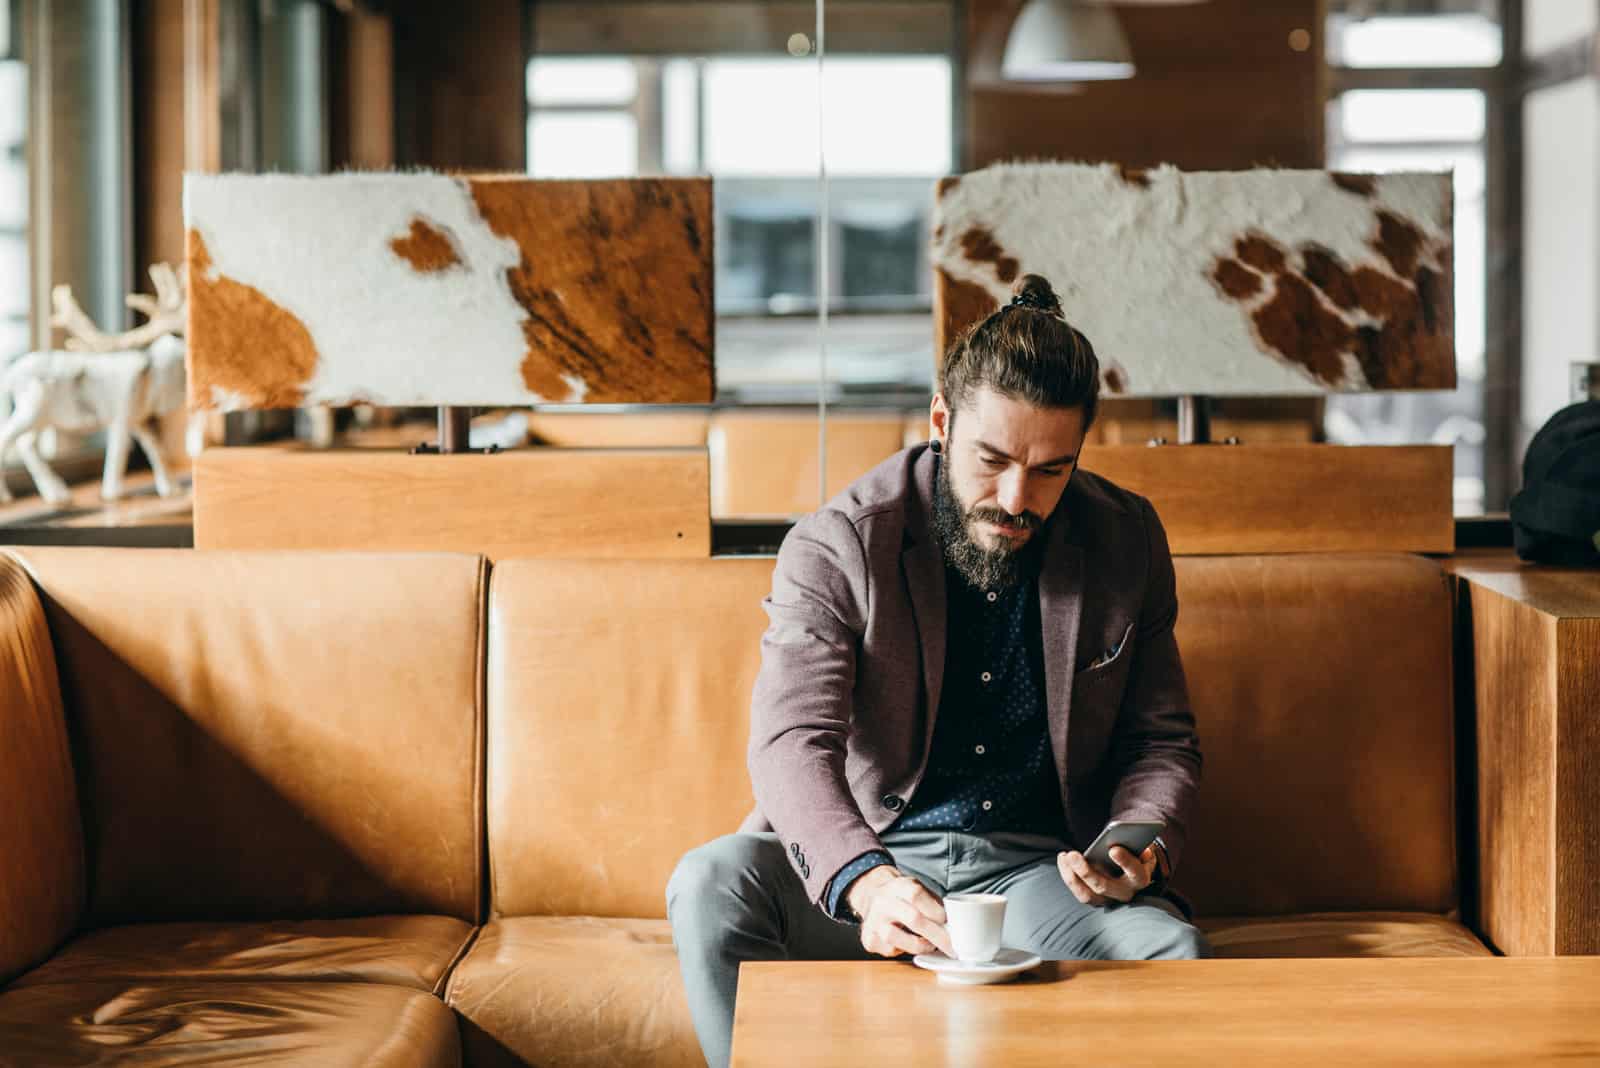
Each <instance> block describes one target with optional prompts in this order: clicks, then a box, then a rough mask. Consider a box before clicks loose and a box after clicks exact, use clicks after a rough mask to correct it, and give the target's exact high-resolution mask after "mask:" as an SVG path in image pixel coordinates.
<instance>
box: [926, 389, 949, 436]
mask: <svg viewBox="0 0 1600 1068" xmlns="http://www.w3.org/2000/svg"><path fill="white" fill-rule="evenodd" d="M928 422H929V423H931V424H932V426H933V437H934V440H935V441H937V442H939V443H940V445H942V446H943V447H944V448H945V449H949V448H950V422H951V420H950V407H949V405H947V404H945V401H944V394H943V393H935V394H934V395H933V403H932V404H930V405H929V406H928Z"/></svg>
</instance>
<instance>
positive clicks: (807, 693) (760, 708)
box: [749, 508, 883, 905]
mask: <svg viewBox="0 0 1600 1068" xmlns="http://www.w3.org/2000/svg"><path fill="white" fill-rule="evenodd" d="M867 584H868V572H867V561H866V553H865V550H864V549H863V548H862V544H861V539H860V536H859V534H858V533H857V532H856V529H855V526H854V524H853V523H851V522H850V520H849V519H848V518H847V517H846V516H845V515H844V514H843V513H841V512H838V511H835V510H832V509H827V508H824V509H822V510H821V511H818V512H815V513H813V514H812V515H809V516H807V517H806V518H805V519H802V520H801V521H800V522H799V523H798V524H796V525H795V527H794V529H793V530H791V531H790V532H789V536H788V537H787V538H785V539H784V542H783V546H782V548H781V549H780V550H779V552H778V563H777V567H776V568H775V569H774V572H773V577H772V593H771V594H770V595H769V596H768V597H767V598H766V600H765V601H764V602H763V607H764V608H765V609H766V612H767V617H768V620H769V622H768V625H767V630H766V633H765V634H764V635H763V636H762V638H761V669H760V671H759V672H758V673H757V675H756V683H755V690H754V693H753V695H752V698H751V706H750V752H749V763H750V783H751V786H752V787H753V789H754V791H755V800H756V806H757V808H758V809H760V811H761V814H762V815H763V816H765V817H766V819H767V821H768V822H769V823H771V824H772V828H773V830H774V831H776V832H777V835H778V837H779V839H780V840H781V841H782V842H783V845H784V851H785V853H786V855H787V856H788V858H789V863H790V865H791V866H792V867H793V868H794V869H795V871H796V872H798V873H799V875H800V878H801V879H802V880H803V881H804V883H805V887H806V893H807V895H808V896H809V897H810V898H811V900H812V901H813V902H816V903H817V904H818V905H821V904H822V900H821V899H822V895H823V892H824V890H825V889H826V888H827V886H828V883H829V881H830V880H832V878H833V877H834V876H835V875H836V874H838V872H839V871H840V870H841V869H842V868H844V867H845V865H847V864H848V863H850V862H851V861H852V860H854V859H856V858H857V857H859V856H861V855H862V854H863V853H868V852H871V851H873V850H879V849H882V848H883V843H882V842H881V840H880V839H879V838H878V835H877V833H876V832H874V831H873V829H872V828H871V826H869V825H868V823H867V821H866V818H865V817H863V816H862V814H861V809H860V807H859V806H858V805H857V804H856V802H855V798H854V797H852V796H851V793H850V786H849V782H848V780H847V778H846V776H845V752H846V745H847V742H848V740H849V737H850V717H851V701H852V693H853V691H854V689H855V678H856V652H857V649H858V647H859V644H860V641H861V635H862V633H863V632H864V631H865V628H866V613H867V604H868V589H867Z"/></svg>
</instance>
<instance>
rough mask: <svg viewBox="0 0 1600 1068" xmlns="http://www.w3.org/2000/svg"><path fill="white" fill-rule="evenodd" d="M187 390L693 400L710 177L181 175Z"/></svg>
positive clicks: (259, 404) (704, 332)
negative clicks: (186, 281) (185, 242)
mask: <svg viewBox="0 0 1600 1068" xmlns="http://www.w3.org/2000/svg"><path fill="white" fill-rule="evenodd" d="M184 214H185V220H186V225H187V227H188V257H189V286H190V296H189V399H190V404H191V405H192V406H193V407H197V408H215V409H223V410H237V409H248V408H280V407H294V406H299V405H312V404H333V405H344V404H352V403H357V402H370V403H373V404H384V405H434V404H457V405H502V404H535V403H541V402H545V403H577V402H587V403H597V404H615V403H708V402H710V401H711V400H712V394H713V390H714V385H713V383H714V371H713V360H712V352H713V332H712V331H713V309H712V259H711V239H712V233H711V231H712V215H711V182H710V180H709V179H701V178H691V179H669V178H661V179H655V178H651V179H619V180H614V181H539V180H534V179H528V178H522V177H518V176H507V177H449V176H445V175H438V174H428V173H411V174H337V175H323V176H316V177H299V176H288V175H190V176H189V177H188V178H187V179H186V180H185V185H184Z"/></svg>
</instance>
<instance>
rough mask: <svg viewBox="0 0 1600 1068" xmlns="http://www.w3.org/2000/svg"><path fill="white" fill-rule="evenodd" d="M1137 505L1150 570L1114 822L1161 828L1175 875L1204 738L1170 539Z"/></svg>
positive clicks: (1118, 750)
mask: <svg viewBox="0 0 1600 1068" xmlns="http://www.w3.org/2000/svg"><path fill="white" fill-rule="evenodd" d="M1140 505H1141V511H1142V514H1143V519H1144V526H1145V536H1146V544H1147V549H1148V553H1149V569H1148V571H1147V572H1146V575H1147V579H1146V582H1145V592H1144V602H1143V604H1142V605H1141V606H1140V610H1139V622H1138V637H1137V641H1136V642H1135V644H1134V650H1133V652H1134V659H1133V663H1132V664H1131V665H1130V671H1131V674H1130V676H1129V680H1128V686H1127V690H1126V692H1125V696H1124V698H1123V703H1122V707H1121V709H1120V711H1119V712H1118V716H1117V725H1116V730H1115V734H1114V736H1113V738H1112V762H1113V767H1114V768H1115V769H1116V773H1117V784H1116V788H1115V790H1114V791H1113V793H1112V797H1111V818H1112V819H1119V820H1127V819H1159V820H1163V821H1164V822H1165V823H1166V830H1165V831H1164V832H1163V833H1162V836H1161V837H1162V842H1163V844H1164V845H1165V846H1166V853H1167V860H1168V864H1169V867H1170V869H1171V870H1176V868H1177V867H1178V863H1179V860H1180V858H1181V857H1182V855H1183V847H1184V842H1185V840H1186V838H1187V836H1188V828H1189V820H1190V814H1191V811H1192V809H1193V807H1194V801H1195V795H1196V793H1197V792H1198V789H1199V785H1200V766H1201V757H1200V736H1199V733H1198V731H1197V730H1196V729H1195V722H1194V712H1193V710H1192V709H1191V708H1190V705H1189V687H1188V682H1187V681H1186V679H1185V678H1184V673H1183V661H1182V659H1181V657H1180V656H1179V655H1178V641H1177V637H1176V636H1175V635H1174V633H1173V627H1174V625H1175V624H1176V623H1177V619H1178V595H1177V578H1176V575H1175V573H1174V571H1173V567H1172V552H1171V549H1170V548H1169V547H1168V545H1167V532H1166V529H1165V528H1164V527H1163V526H1162V525H1161V520H1160V519H1159V518H1158V517H1157V516H1156V513H1155V509H1154V508H1152V507H1151V506H1150V502H1149V501H1146V500H1143V499H1141V501H1140Z"/></svg>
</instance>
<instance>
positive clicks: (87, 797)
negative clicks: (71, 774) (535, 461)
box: [25, 549, 487, 923]
mask: <svg viewBox="0 0 1600 1068" xmlns="http://www.w3.org/2000/svg"><path fill="white" fill-rule="evenodd" d="M25 558H26V560H27V561H28V563H29V564H30V566H31V567H32V568H33V570H34V572H35V574H36V575H37V576H38V579H39V582H40V585H41V587H42V591H43V593H44V602H45V610H46V615H47V617H48V619H49V621H50V629H51V632H52V636H53V638H54V641H55V649H56V657H57V660H58V662H59V664H60V672H61V678H62V693H63V696H64V698H65V702H66V708H67V721H68V725H69V731H70V733H71V736H72V740H73V745H74V748H75V758H76V762H77V765H78V772H79V782H80V786H81V788H82V794H83V807H84V809H85V836H86V841H87V848H88V855H89V864H90V880H89V886H90V896H89V912H90V916H91V919H92V920H93V921H95V922H98V923H112V922H119V921H129V920H145V919H181V918H194V919H201V918H209V917H219V918H250V917H263V918H265V917H284V918H295V917H315V916H338V915H361V914H376V913H385V912H429V913H440V914H445V915H451V916H456V917H458V918H461V919H464V920H469V921H470V920H474V919H476V918H477V917H478V912H479V898H480V887H481V883H480V879H479V875H478V873H479V869H480V862H481V850H482V847H481V835H480V834H479V833H478V828H479V827H480V826H481V823H480V820H479V812H480V801H479V798H480V795H481V786H480V783H481V778H480V774H481V773H480V763H481V762H480V747H481V735H480V724H481V698H480V689H481V684H482V677H481V663H482V659H481V653H482V639H483V634H482V626H483V599H484V595H485V588H486V585H487V582H486V579H487V576H486V565H485V564H484V562H483V561H482V559H481V558H479V557H475V556H466V555H459V556H452V555H446V554H379V553H315V552H276V553H274V552H203V551H194V550H174V551H165V550H142V549H37V550H28V551H27V552H26V553H25Z"/></svg>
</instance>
